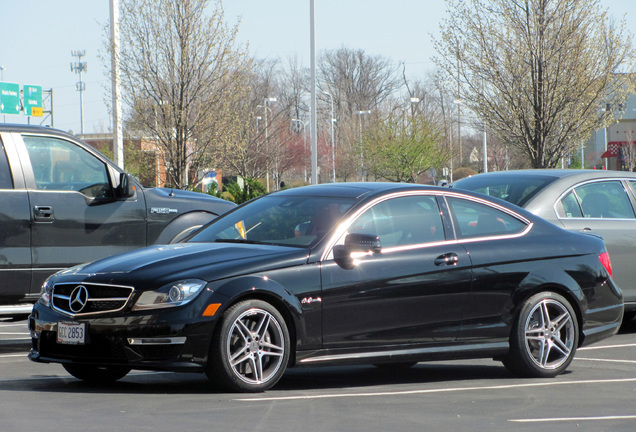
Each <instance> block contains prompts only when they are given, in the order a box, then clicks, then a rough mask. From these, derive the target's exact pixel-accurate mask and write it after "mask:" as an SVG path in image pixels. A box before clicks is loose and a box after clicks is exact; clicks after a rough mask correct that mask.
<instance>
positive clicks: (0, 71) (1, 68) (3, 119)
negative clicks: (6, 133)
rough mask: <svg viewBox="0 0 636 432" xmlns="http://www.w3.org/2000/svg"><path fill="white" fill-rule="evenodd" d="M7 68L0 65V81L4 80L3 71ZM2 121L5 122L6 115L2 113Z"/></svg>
mask: <svg viewBox="0 0 636 432" xmlns="http://www.w3.org/2000/svg"><path fill="white" fill-rule="evenodd" d="M6 70H7V69H6V68H5V67H4V66H0V82H4V71H6ZM2 121H3V122H4V123H6V122H7V115H6V114H3V115H2Z"/></svg>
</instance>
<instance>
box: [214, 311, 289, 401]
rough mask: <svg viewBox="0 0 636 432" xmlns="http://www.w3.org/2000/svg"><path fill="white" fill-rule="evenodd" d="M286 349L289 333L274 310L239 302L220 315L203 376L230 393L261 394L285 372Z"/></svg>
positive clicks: (287, 356) (287, 359) (279, 315)
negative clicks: (220, 318)
mask: <svg viewBox="0 0 636 432" xmlns="http://www.w3.org/2000/svg"><path fill="white" fill-rule="evenodd" d="M289 347H290V342H289V331H288V330H287V325H286V324H285V320H284V319H283V317H282V316H281V314H280V313H279V312H278V310H277V309H276V308H275V307H273V306H272V305H270V304H269V303H266V302H264V301H260V300H247V301H243V302H241V303H237V304H236V305H234V306H232V307H231V308H230V309H228V310H227V311H226V312H225V313H224V314H223V318H222V320H221V322H220V323H219V327H218V328H217V330H216V331H215V333H214V337H213V338H212V344H211V346H210V354H209V363H208V366H207V368H206V374H207V376H208V378H209V379H210V380H211V381H213V382H215V383H219V384H220V385H221V386H222V387H224V388H226V389H228V390H231V391H239V392H261V391H265V390H267V389H269V388H271V387H272V386H273V385H274V384H276V383H277V382H278V380H279V379H280V378H281V377H282V375H283V373H284V372H285V368H286V367H287V362H288V361H289V351H290V348H289Z"/></svg>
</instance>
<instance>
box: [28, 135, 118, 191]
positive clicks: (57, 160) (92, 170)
mask: <svg viewBox="0 0 636 432" xmlns="http://www.w3.org/2000/svg"><path fill="white" fill-rule="evenodd" d="M22 138H23V140H24V144H25V145H26V149H27V152H28V153H29V158H30V159H31V166H32V167H33V175H34V176H35V185H36V188H37V189H38V190H54V191H75V192H79V193H82V194H84V195H86V196H87V197H89V198H104V197H109V196H110V195H111V193H112V192H111V188H110V182H109V180H108V171H107V168H106V165H105V164H104V163H103V162H102V161H100V160H99V159H97V158H96V157H95V156H93V155H92V154H90V153H89V152H87V151H86V150H84V149H82V148H81V147H78V146H76V145H75V144H73V143H70V142H68V141H64V140H61V139H57V138H53V137H43V136H28V135H24V136H23V137H22Z"/></svg>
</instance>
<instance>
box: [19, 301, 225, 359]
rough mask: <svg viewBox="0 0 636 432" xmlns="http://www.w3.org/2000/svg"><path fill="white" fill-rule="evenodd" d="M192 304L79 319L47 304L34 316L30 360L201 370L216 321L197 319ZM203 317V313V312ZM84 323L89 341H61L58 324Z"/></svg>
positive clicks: (37, 307)
mask: <svg viewBox="0 0 636 432" xmlns="http://www.w3.org/2000/svg"><path fill="white" fill-rule="evenodd" d="M194 316H196V315H195V314H194V311H193V309H192V308H189V307H186V308H182V309H181V310H162V311H160V312H157V311H154V312H153V313H147V312H146V313H145V314H126V315H123V314H122V315H119V316H103V317H91V318H86V319H76V320H73V319H72V318H70V317H68V316H66V315H63V314H60V313H59V312H56V311H53V310H51V309H50V308H48V307H45V306H43V305H39V304H38V305H36V306H35V307H34V309H33V313H32V314H31V316H30V317H29V329H30V332H31V340H32V348H31V351H30V353H29V359H31V360H32V361H35V362H43V363H76V364H91V365H97V366H99V365H102V366H126V367H130V368H132V369H150V370H171V371H201V370H203V367H204V366H205V364H206V363H207V357H208V351H209V347H210V339H211V335H212V332H213V331H214V325H215V320H213V319H209V318H199V319H193V317H194ZM199 316H200V315H199ZM70 321H75V322H83V323H85V325H86V336H85V343H84V344H82V345H69V344H62V343H58V337H57V336H58V335H57V330H58V323H59V322H70Z"/></svg>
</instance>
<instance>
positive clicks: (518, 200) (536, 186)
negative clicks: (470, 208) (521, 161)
mask: <svg viewBox="0 0 636 432" xmlns="http://www.w3.org/2000/svg"><path fill="white" fill-rule="evenodd" d="M556 179H557V178H556V177H552V176H539V175H522V174H519V175H510V174H502V175H476V176H472V177H466V178H463V179H461V180H458V181H456V182H454V183H453V188H457V189H465V190H469V191H473V192H480V193H483V194H486V195H490V196H492V197H495V198H500V199H502V200H505V201H508V202H510V203H512V204H515V205H518V206H519V207H523V206H524V205H525V204H526V203H527V202H528V201H530V199H531V198H532V197H533V196H535V195H536V194H537V193H539V191H540V190H542V189H543V188H545V187H546V186H547V185H549V184H550V183H552V182H553V181H555V180H556Z"/></svg>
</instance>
